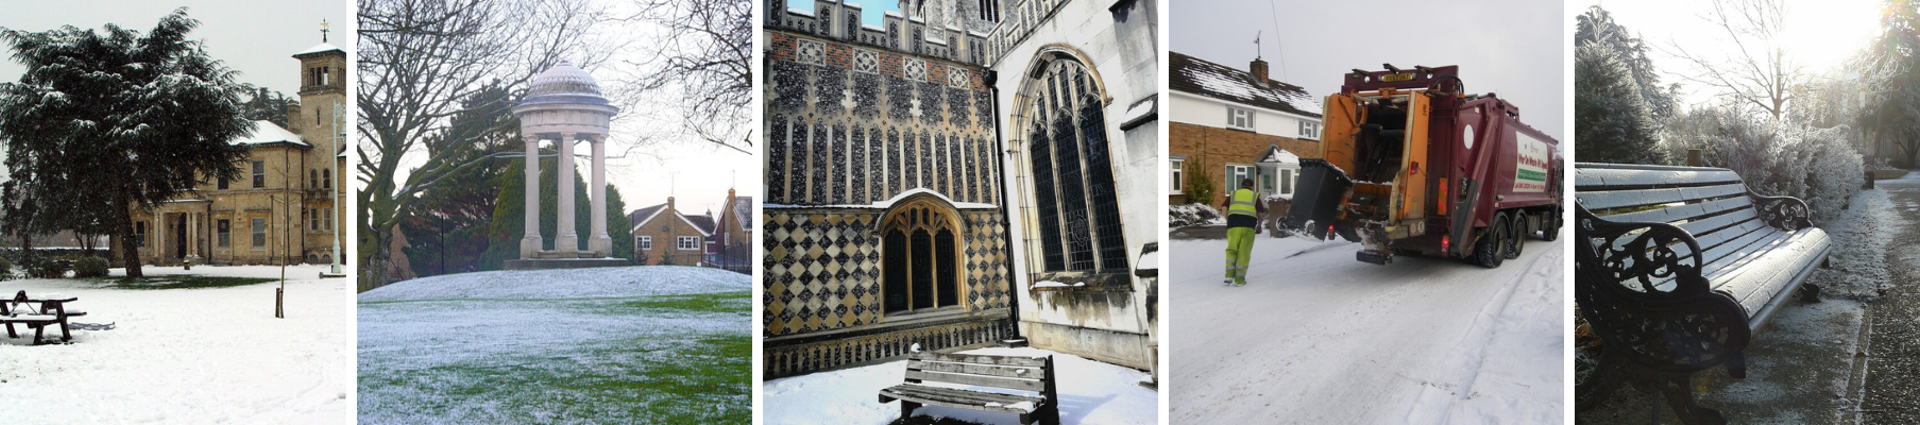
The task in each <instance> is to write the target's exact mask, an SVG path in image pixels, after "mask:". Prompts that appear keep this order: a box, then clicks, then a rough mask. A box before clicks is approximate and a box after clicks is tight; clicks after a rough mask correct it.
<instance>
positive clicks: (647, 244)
mask: <svg viewBox="0 0 1920 425" xmlns="http://www.w3.org/2000/svg"><path fill="white" fill-rule="evenodd" d="M640 250H641V251H652V250H653V237H652V236H641V237H640Z"/></svg>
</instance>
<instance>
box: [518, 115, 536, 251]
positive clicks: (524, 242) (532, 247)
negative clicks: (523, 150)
mask: <svg viewBox="0 0 1920 425" xmlns="http://www.w3.org/2000/svg"><path fill="white" fill-rule="evenodd" d="M520 138H521V139H523V140H525V141H526V143H527V167H526V177H527V178H526V180H527V191H526V200H527V202H526V204H527V205H526V212H527V216H526V218H525V219H526V223H527V234H526V235H525V236H521V237H520V259H522V260H525V259H530V258H533V256H534V254H538V253H540V244H541V240H540V135H538V134H532V133H527V134H522V135H520Z"/></svg>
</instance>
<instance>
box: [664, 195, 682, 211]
mask: <svg viewBox="0 0 1920 425" xmlns="http://www.w3.org/2000/svg"><path fill="white" fill-rule="evenodd" d="M667 211H673V212H680V209H678V208H674V207H673V197H672V196H668V197H667Z"/></svg>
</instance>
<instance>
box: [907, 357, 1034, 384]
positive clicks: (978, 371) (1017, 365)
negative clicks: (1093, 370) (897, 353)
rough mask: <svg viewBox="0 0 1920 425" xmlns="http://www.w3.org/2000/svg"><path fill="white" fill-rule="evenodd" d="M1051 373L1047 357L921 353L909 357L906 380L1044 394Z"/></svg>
mask: <svg viewBox="0 0 1920 425" xmlns="http://www.w3.org/2000/svg"><path fill="white" fill-rule="evenodd" d="M1052 372H1053V371H1051V370H1048V365H1047V359H1046V358H1045V357H1037V358H1036V357H1004V356H986V355H965V354H940V353H926V352H922V353H914V354H913V355H911V356H908V358H907V376H906V379H907V380H908V381H918V382H945V383H952V384H961V385H975V386H982V387H994V388H1005V389H1013V390H1021V391H1034V392H1042V393H1044V392H1046V391H1047V385H1046V381H1047V380H1048V379H1052V377H1051V376H1049V375H1051V374H1052Z"/></svg>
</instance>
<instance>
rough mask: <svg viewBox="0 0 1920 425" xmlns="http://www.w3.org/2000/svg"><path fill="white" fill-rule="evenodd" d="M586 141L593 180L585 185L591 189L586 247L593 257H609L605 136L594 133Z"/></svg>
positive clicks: (610, 249)
mask: <svg viewBox="0 0 1920 425" xmlns="http://www.w3.org/2000/svg"><path fill="white" fill-rule="evenodd" d="M588 142H590V143H592V144H593V182H590V183H588V184H589V185H590V186H587V187H589V188H590V189H589V190H592V191H593V215H592V217H593V223H592V224H591V227H589V231H590V232H591V233H592V234H590V235H587V236H588V237H589V238H591V239H587V249H588V250H590V251H593V256H594V257H599V258H605V257H611V256H613V238H612V237H608V236H607V136H606V135H604V134H601V135H595V136H593V137H592V138H590V139H588Z"/></svg>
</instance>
